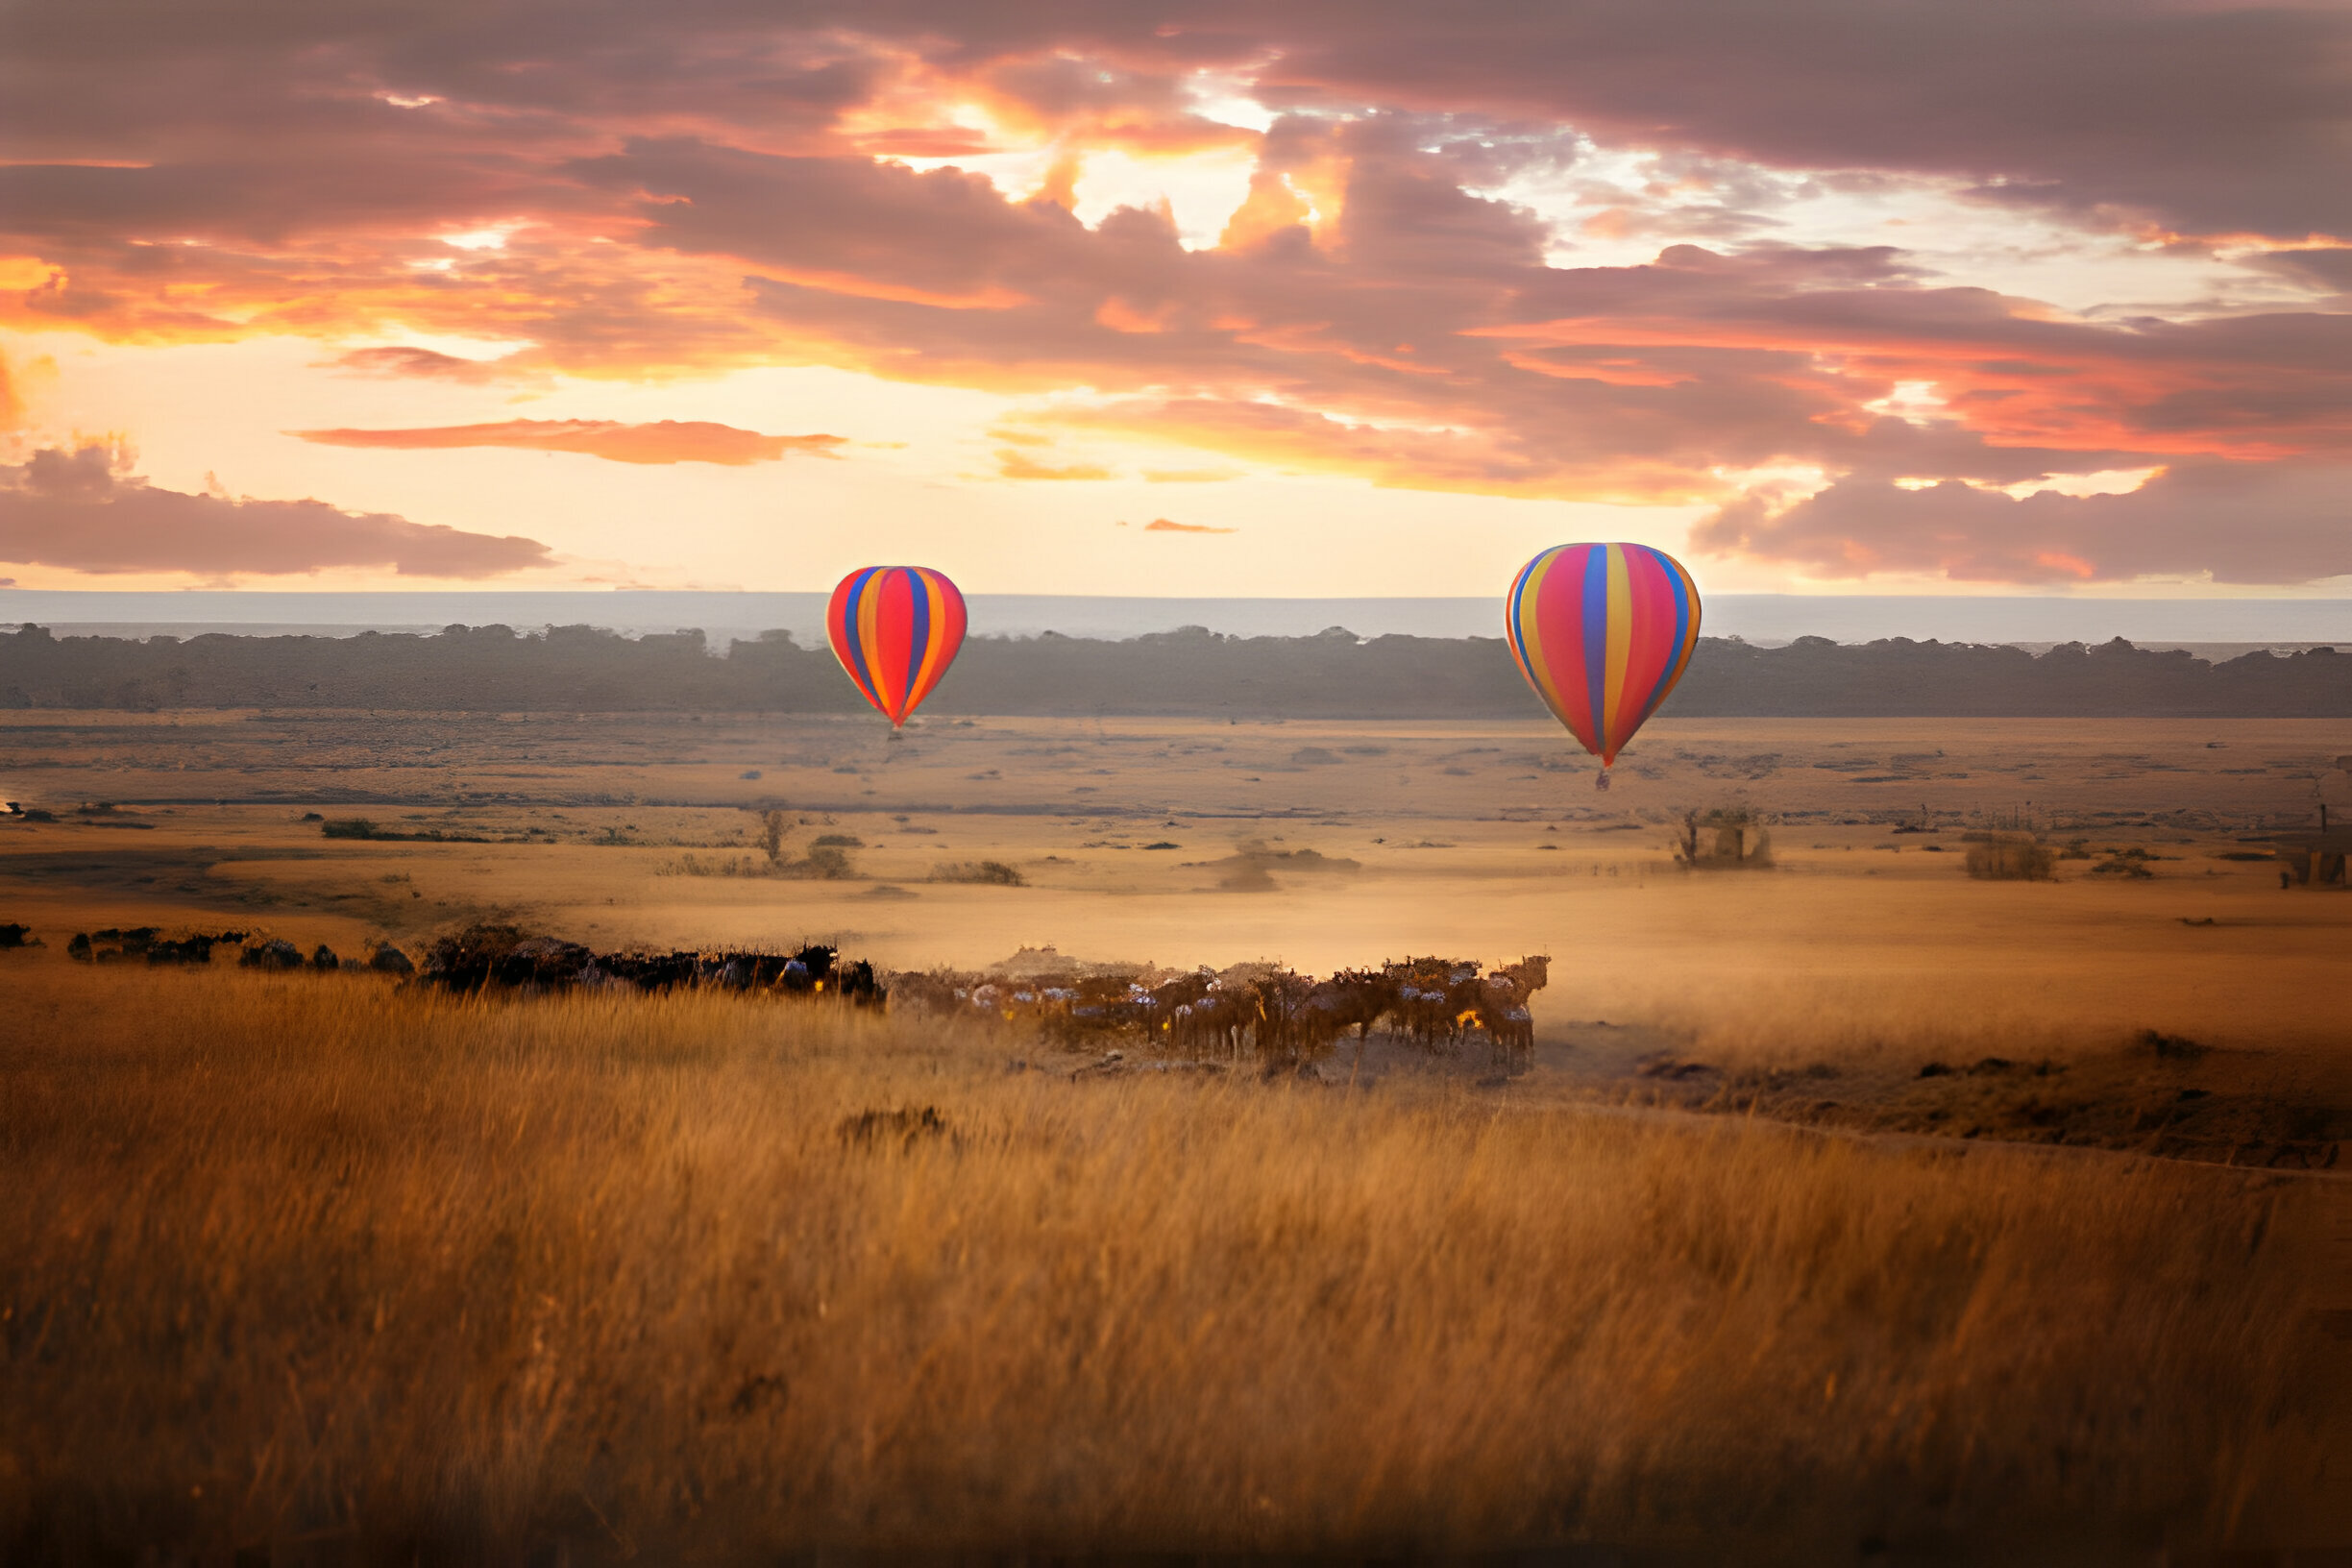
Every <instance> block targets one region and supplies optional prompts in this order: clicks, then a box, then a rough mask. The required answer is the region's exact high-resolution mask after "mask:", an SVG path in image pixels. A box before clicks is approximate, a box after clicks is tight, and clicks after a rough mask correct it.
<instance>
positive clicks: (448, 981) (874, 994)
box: [418, 925, 885, 1007]
mask: <svg viewBox="0 0 2352 1568" xmlns="http://www.w3.org/2000/svg"><path fill="white" fill-rule="evenodd" d="M418 973H419V978H421V979H422V980H424V981H425V982H426V983H427V984H429V985H435V986H443V987H447V988H449V989H452V990H457V991H480V990H483V989H485V988H487V987H492V986H497V987H503V988H509V989H524V990H533V991H542V992H544V991H559V990H565V989H569V988H573V987H587V988H592V989H594V988H606V987H620V988H625V989H628V990H633V991H644V992H657V991H674V990H680V989H684V988H688V987H697V986H711V987H717V988H719V989H722V990H725V991H739V992H770V993H773V994H776V995H785V996H809V997H817V996H832V997H837V998H840V999H841V1000H844V1001H847V1002H849V1003H851V1004H852V1005H856V1006H866V1007H871V1006H879V1005H881V1004H882V1002H883V1001H884V1000H885V993H884V992H883V990H882V987H881V985H880V983H879V982H878V981H877V980H876V978H875V976H874V969H873V966H872V965H870V964H869V963H866V962H865V961H864V960H862V959H861V960H859V961H857V962H855V963H850V964H844V963H843V962H841V954H840V951H839V950H838V949H836V948H833V947H827V946H821V945H812V946H806V947H802V948H800V949H798V950H797V951H796V952H791V953H762V952H717V953H687V952H672V953H599V952H596V951H594V950H593V949H591V948H588V947H585V946H582V945H581V944H580V943H576V942H565V941H564V940H562V939H561V938H559V937H547V936H530V935H527V934H525V933H524V932H523V931H521V930H520V929H518V928H517V927H514V926H511V925H477V926H472V927H469V928H468V929H466V930H464V931H461V932H459V933H457V934H456V935H455V936H450V937H443V938H442V939H441V940H440V941H438V942H436V943H433V944H432V945H431V946H430V947H429V948H428V949H427V950H426V954H425V962H424V964H423V966H422V967H421V968H420V969H419V971H418Z"/></svg>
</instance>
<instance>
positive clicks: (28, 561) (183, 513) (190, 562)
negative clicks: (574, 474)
mask: <svg viewBox="0 0 2352 1568" xmlns="http://www.w3.org/2000/svg"><path fill="white" fill-rule="evenodd" d="M118 467H119V464H118V461H117V457H116V454H115V453H114V452H113V451H112V450H111V449H110V448H107V447H102V446H93V447H84V448H81V449H80V450H79V451H75V452H70V453H69V452H62V451H57V450H50V451H43V452H37V453H34V454H33V457H32V460H31V461H29V462H27V463H24V464H21V465H19V466H17V467H14V468H6V467H0V561H6V562H10V563H12V564H20V565H27V566H51V567H60V568H62V569H65V570H67V571H73V572H89V573H108V574H112V573H127V572H191V573H196V574H199V575H201V576H208V577H210V576H245V575H248V574H251V575H256V576H294V575H300V574H308V573H314V572H323V571H328V570H330V569H333V568H358V569H368V568H373V569H377V570H383V569H387V568H388V569H389V570H391V571H393V572H395V573H397V574H399V575H400V576H415V577H465V578H472V577H491V576H501V575H503V574H505V573H509V572H520V571H522V570H524V569H525V568H527V567H533V566H545V565H548V564H550V562H551V554H550V552H549V550H548V547H547V546H545V545H543V544H540V543H539V542H538V541H537V540H534V539H524V538H520V537H516V536H513V535H508V536H505V537H497V536H493V535H491V534H486V533H466V532H462V531H460V530H459V529H456V528H451V527H439V526H436V525H431V524H425V523H411V522H409V521H408V520H406V519H405V518H401V517H395V516H393V515H391V514H390V513H388V512H347V511H344V510H342V509H340V508H339V507H334V506H330V505H329V504H327V503H326V502H323V501H252V500H230V499H228V498H226V497H221V496H206V495H188V494H186V493H184V492H183V491H178V490H165V489H161V488H159V487H158V486H155V485H151V484H149V483H147V482H146V481H145V480H144V479H139V478H125V477H124V476H123V475H122V474H120V473H119V472H118Z"/></svg>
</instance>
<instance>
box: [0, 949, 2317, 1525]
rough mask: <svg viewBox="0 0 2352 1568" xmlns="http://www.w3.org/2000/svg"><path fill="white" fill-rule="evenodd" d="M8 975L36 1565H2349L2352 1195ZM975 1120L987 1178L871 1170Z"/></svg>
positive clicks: (1797, 1139) (949, 1035)
mask: <svg viewBox="0 0 2352 1568" xmlns="http://www.w3.org/2000/svg"><path fill="white" fill-rule="evenodd" d="M10 981H11V987H12V990H11V997H10V1005H9V1007H8V1008H7V1010H6V1011H5V1014H0V1190H5V1191H6V1192H7V1193H8V1194H9V1201H8V1202H7V1203H5V1204H0V1259H5V1260H6V1271H5V1275H4V1276H0V1291H4V1292H5V1295H4V1297H0V1343H4V1344H5V1349H6V1365H5V1375H0V1543H7V1542H11V1541H12V1542H14V1543H16V1546H17V1548H18V1550H19V1551H20V1552H21V1554H22V1555H23V1556H26V1557H32V1556H52V1555H61V1554H63V1553H65V1552H67V1551H71V1550H80V1549H83V1548H92V1549H94V1548H100V1547H105V1546H109V1545H112V1546H116V1547H131V1546H136V1545H156V1544H161V1545H164V1546H166V1547H181V1548H187V1549H192V1550H198V1551H208V1552H225V1551H227V1550H230V1549H233V1548H258V1547H264V1546H270V1545H272V1544H273V1543H274V1544H276V1545H279V1546H291V1545H293V1544H296V1543H300V1542H303V1541H310V1542H313V1543H325V1544H329V1545H331V1544H333V1543H337V1542H341V1543H345V1544H347V1545H352V1546H355V1547H356V1548H357V1549H359V1550H360V1551H362V1552H364V1553H365V1554H367V1555H371V1556H373V1555H379V1554H389V1553H391V1552H392V1551H394V1550H395V1549H396V1548H399V1547H400V1546H401V1545H402V1543H421V1544H422V1545H423V1546H425V1547H426V1548H428V1549H429V1548H431V1547H433V1546H435V1545H442V1546H448V1545H452V1544H457V1543H466V1544H470V1545H472V1546H473V1547H475V1548H476V1549H478V1550H484V1551H487V1552H489V1553H490V1554H492V1555H494V1556H496V1555H500V1554H513V1553H516V1552H519V1551H521V1550H522V1549H524V1548H526V1547H527V1546H529V1545H531V1544H532V1543H546V1542H551V1541H558V1540H560V1541H565V1542H568V1543H570V1544H571V1545H572V1546H573V1547H574V1548H575V1549H576V1550H578V1551H581V1552H585V1553H590V1554H593V1553H594V1552H596V1551H598V1550H609V1551H612V1552H615V1553H620V1552H624V1551H628V1550H636V1551H641V1552H646V1553H649V1554H651V1555H653V1556H656V1557H667V1556H677V1555H681V1554H688V1553H697V1552H698V1553H701V1554H704V1555H716V1554H725V1553H729V1552H737V1551H748V1550H752V1549H773V1548H782V1547H808V1546H819V1545H844V1546H870V1547H884V1548H890V1547H933V1548H987V1547H999V1548H1001V1547H1009V1546H1019V1547H1027V1548H1040V1549H1055V1548H1091V1549H1119V1548H1135V1547H1156V1548H1179V1549H1201V1550H1216V1549H1248V1550H1290V1549H1309V1548H1314V1549H1325V1550H1347V1549H1391V1548H1401V1547H1467V1546H1476V1545H1490V1544H1499V1543H1514V1542H1530V1541H1537V1542H1540V1541H1553V1540H1561V1539H1571V1538H1585V1539H1600V1540H1606V1541H1623V1542H1635V1543H1648V1544H1651V1545H1660V1546H1669V1547H1671V1546H1675V1545H1678V1544H1681V1545H1687V1544H1691V1543H1698V1542H1722V1541H1726V1540H1738V1541H1741V1542H1744V1543H1746V1545H1745V1547H1744V1548H1743V1550H1744V1551H1746V1553H1747V1555H1748V1556H1749V1557H1750V1558H1751V1559H1752V1560H1753V1559H1759V1558H1770V1557H1775V1556H1777V1557H1783V1558H1786V1559H1788V1560H1817V1559H1818V1558H1819V1557H1820V1556H1822V1554H1823V1553H1824V1552H1831V1553H1834V1555H1836V1556H1850V1555H1851V1553H1852V1552H1853V1550H1854V1542H1855V1540H1856V1539H1857V1537H1859V1536H1866V1535H1876V1536H1881V1537H1884V1538H1886V1539H1888V1540H1890V1541H1892V1542H1895V1543H1897V1544H1898V1545H1900V1544H1901V1543H1905V1542H1920V1541H1929V1540H1932V1539H1935V1538H1937V1537H1938V1536H1940V1535H1942V1534H1944V1533H1946V1532H1949V1531H1960V1532H1962V1533H1963V1534H1965V1535H1966V1536H1967V1537H1968V1538H1969V1539H1971V1540H1972V1541H1975V1542H1978V1543H2008V1544H2007V1545H2006V1546H2004V1547H2001V1548H2000V1552H2001V1554H2002V1555H2003V1556H2004V1560H2028V1559H2029V1558H2030V1557H2031V1556H2033V1555H2034V1554H2033V1553H2031V1552H2029V1551H2027V1549H2026V1548H2025V1547H2024V1546H2022V1545H2021V1544H2019V1543H2022V1542H2028V1541H2031V1542H2038V1543H2041V1550H2042V1551H2043V1552H2046V1553H2047V1554H2049V1555H2050V1556H2053V1557H2054V1558H2056V1559H2060V1560H2074V1561H2079V1560H2088V1559H2089V1558H2092V1557H2095V1556H2099V1555H2100V1554H2101V1553H2102V1552H2122V1551H2126V1550H2130V1551H2137V1550H2140V1549H2142V1548H2144V1547H2145V1546H2147V1545H2149V1544H2152V1543H2154V1542H2156V1541H2158V1540H2166V1541H2170V1542H2173V1543H2175V1544H2178V1543H2192V1544H2194V1543H2208V1544H2210V1543H2221V1542H2228V1541H2234V1540H2243V1539H2257V1540H2271V1541H2276V1540H2281V1539H2287V1538H2291V1537H2293V1536H2296V1535H2298V1534H2300V1535H2302V1536H2305V1537H2310V1536H2311V1535H2312V1534H2313V1532H2314V1531H2325V1530H2326V1529H2327V1528H2329V1527H2330V1525H2331V1523H2332V1521H2331V1520H2330V1519H2329V1518H2328V1517H2327V1509H2328V1508H2329V1507H2331V1506H2332V1504H2331V1494H2330V1492H2329V1487H2330V1485H2331V1484H2333V1483H2334V1482H2340V1480H2341V1478H2340V1476H2338V1477H2334V1478H2331V1477H2330V1476H2329V1475H2328V1474H2327V1473H2326V1471H2325V1468H2324V1466H2325V1465H2326V1463H2327V1462H2328V1458H2327V1457H2328V1455H2329V1454H2330V1453H2331V1452H2332V1451H2336V1438H2337V1437H2339V1436H2340V1433H2337V1432H2334V1431H2332V1430H2331V1429H2330V1428H2329V1427H2328V1425H2327V1423H2328V1422H2330V1421H2331V1420H2334V1419H2336V1415H2335V1412H2336V1411H2337V1409H2339V1408H2340V1405H2339V1402H2338V1400H2337V1396H2338V1395H2339V1394H2340V1392H2341V1389H2340V1388H2338V1387H2335V1386H2333V1385H2331V1384H2330V1382H2329V1378H2330V1377H2340V1365H2339V1364H2338V1363H2336V1362H2329V1361H2326V1360H2325V1357H2326V1356H2327V1354H2328V1352H2327V1351H2326V1349H2325V1348H2324V1346H2323V1345H2322V1344H2321V1342H2320V1341H2318V1340H2316V1339H2315V1338H2314V1337H2313V1336H2312V1335H2310V1334H2309V1333H2308V1332H2307V1331H2306V1328H2305V1323H2306V1320H2307V1316H2308V1314H2307V1312H2306V1311H2305V1303H2304V1302H2303V1300H2302V1298H2301V1295H2300V1294H2299V1292H2300V1291H2301V1289H2302V1287H2303V1284H2304V1272H2303V1269H2302V1267H2301V1259H2300V1258H2299V1256H2298V1254H2297V1252H2296V1250H2295V1249H2294V1248H2293V1247H2292V1246H2291V1245H2290V1244H2288V1243H2287V1242H2285V1241H2283V1240H2282V1239H2281V1238H2282V1237H2285V1236H2288V1235H2290V1234H2302V1233H2303V1230H2304V1229H2306V1228H2308V1226H2309V1225H2310V1224H2311V1223H2312V1214H2313V1212H2314V1211H2313V1210H2312V1208H2311V1206H2313V1205H2317V1204H2320V1203H2322V1202H2323V1201H2333V1199H2334V1197H2335V1196H2336V1190H2335V1189H2334V1188H2327V1187H2323V1186H2321V1185H2320V1184H2314V1183H2303V1184H2290V1183H2283V1182H2278V1181H2275V1180H2267V1179H2263V1178H2251V1177H2247V1176H2244V1175H2242V1174H2241V1173H2238V1172H2223V1171H2217V1170H2209V1169H2187V1168H2182V1167H2178V1166H2167V1165H2162V1164H2134V1163H2126V1162H2121V1161H2113V1160H2091V1159H2080V1160H2066V1161H2063V1162H2062V1161H2057V1160H2048V1159H2040V1158H2035V1157H2032V1156H2030V1155H2026V1154H2023V1153H2020V1152H2011V1153H2008V1154H2006V1155H2002V1154H1996V1153H1987V1152H1984V1151H1975V1152H1971V1153H1969V1154H1967V1155H1966V1156H1961V1155H1958V1154H1956V1153H1955V1154H1952V1155H1943V1156H1932V1157H1931V1156H1929V1155H1925V1154H1922V1153H1918V1152H1915V1151H1908V1150H1897V1151H1888V1150H1880V1149H1874V1148H1872V1147H1869V1146H1867V1145H1863V1144H1858V1143H1853V1142H1846V1141H1838V1140H1832V1139H1819V1138H1813V1137H1809V1136H1807V1135H1804V1134H1801V1133H1797V1132H1792V1131H1789V1130H1786V1129H1781V1128H1776V1127H1774V1126H1772V1125H1770V1124H1768V1123H1763V1122H1755V1123H1745V1122H1738V1121H1723V1122H1717V1123H1713V1124H1705V1125H1695V1124H1689V1123H1684V1122H1678V1121H1672V1120H1659V1119H1654V1118H1642V1117H1634V1116H1627V1115H1608V1114H1602V1113H1592V1112H1578V1111H1572V1110H1561V1111H1554V1112H1520V1111H1511V1110H1507V1109H1503V1108H1502V1107H1500V1106H1499V1105H1498V1103H1497V1102H1496V1101H1495V1100H1494V1099H1493V1098H1492V1097H1490V1096H1481V1095H1479V1094H1477V1093H1475V1092H1472V1091H1470V1090H1465V1089H1464V1088H1463V1087H1462V1086H1461V1085H1460V1084H1459V1083H1458V1081H1449V1080H1428V1081H1423V1082H1418V1083H1416V1082H1411V1081H1408V1080H1406V1079H1402V1078H1400V1079H1397V1080H1394V1081H1391V1082H1390V1083H1387V1084H1384V1086H1383V1087H1382V1088H1381V1089H1380V1090H1377V1091H1374V1092H1372V1093H1369V1094H1366V1093H1352V1094H1351V1093H1343V1092H1339V1091H1335V1090H1324V1089H1320V1088H1315V1087H1312V1086H1303V1085H1297V1084H1284V1085H1270V1084H1264V1083H1261V1082H1258V1081H1256V1080H1255V1079H1243V1078H1234V1077H1227V1078H1197V1077H1186V1078H1181V1079H1177V1078H1162V1077H1140V1076H1139V1077H1133V1078H1126V1079H1112V1080H1099V1081H1097V1080H1088V1081H1077V1082H1072V1081H1068V1080H1066V1079H1065V1078H1062V1077H1060V1076H1058V1075H1051V1074H1046V1073H1041V1072H1035V1071H1030V1072H1021V1073H1010V1072H1008V1071H1006V1064H1005V1060H1004V1052H1005V1048H1006V1046H1005V1041H1004V1038H1003V1037H1002V1036H999V1035H990V1036H988V1037H985V1038H983V1037H977V1036H967V1035H963V1034H959V1033H958V1032H956V1031H955V1030H953V1029H951V1028H946V1027H943V1026H941V1025H936V1024H920V1025H918V1024H912V1023H909V1022H907V1021H905V1020H899V1019H891V1018H882V1017H862V1016H844V1015H841V1014H837V1013H832V1012H827V1011H823V1010H819V1009H814V1008H792V1007H787V1006H782V1005H775V1006H762V1005H756V1004H747V1003H745V1002H742V1001H739V1000H735V999H731V998H724V997H719V996H707V995H703V996H692V995H690V996H678V997H673V998H666V999H641V998H634V997H626V998H587V997H580V998H572V999H564V1000H553V1001H549V1000H536V1001H530V1000H525V1001H489V1002H482V1001H460V1000H454V999H450V998H446V997H436V996H432V995H429V994H422V993H418V992H404V993H395V992H391V991H389V990H388V989H387V988H385V987H384V986H382V985H380V984H379V983H375V982H373V981H370V980H363V979H358V978H345V977H330V978H327V979H324V980H320V979H313V978H310V977H288V978H285V979H272V978H263V977H257V976H253V975H247V974H240V973H235V972H227V973H223V972H212V973H145V972H112V973H104V974H92V973H90V972H89V971H79V970H74V969H70V968H66V967H65V966H63V965H61V964H42V965H37V966H36V965H30V964H28V965H26V966H24V967H22V968H18V969H16V970H13V971H12V973H11V976H10ZM922 1106H930V1107H936V1108H937V1109H938V1110H939V1111H940V1112H941V1113H942V1114H943V1116H944V1118H945V1121H946V1123H947V1126H948V1128H949V1132H948V1134H947V1135H946V1136H944V1137H936V1136H920V1135H919V1136H916V1137H914V1138H912V1139H899V1138H894V1137H886V1138H884V1139H879V1140H878V1141H871V1142H867V1143H856V1142H851V1141H846V1140H845V1139H844V1138H843V1137H842V1136H841V1132H840V1129H841V1125H842V1123H843V1122H844V1120H845V1118H848V1117H850V1116H853V1115H856V1114H858V1113H861V1112H864V1111H868V1110H877V1109H880V1110H893V1109H900V1108H915V1107H922ZM2331 1368H2332V1369H2333V1370H2331ZM2053 1542H2055V1543H2059V1544H2057V1545H2052V1544H2050V1543H2053ZM0 1549H4V1547H0ZM314 1549H315V1548H314Z"/></svg>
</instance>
